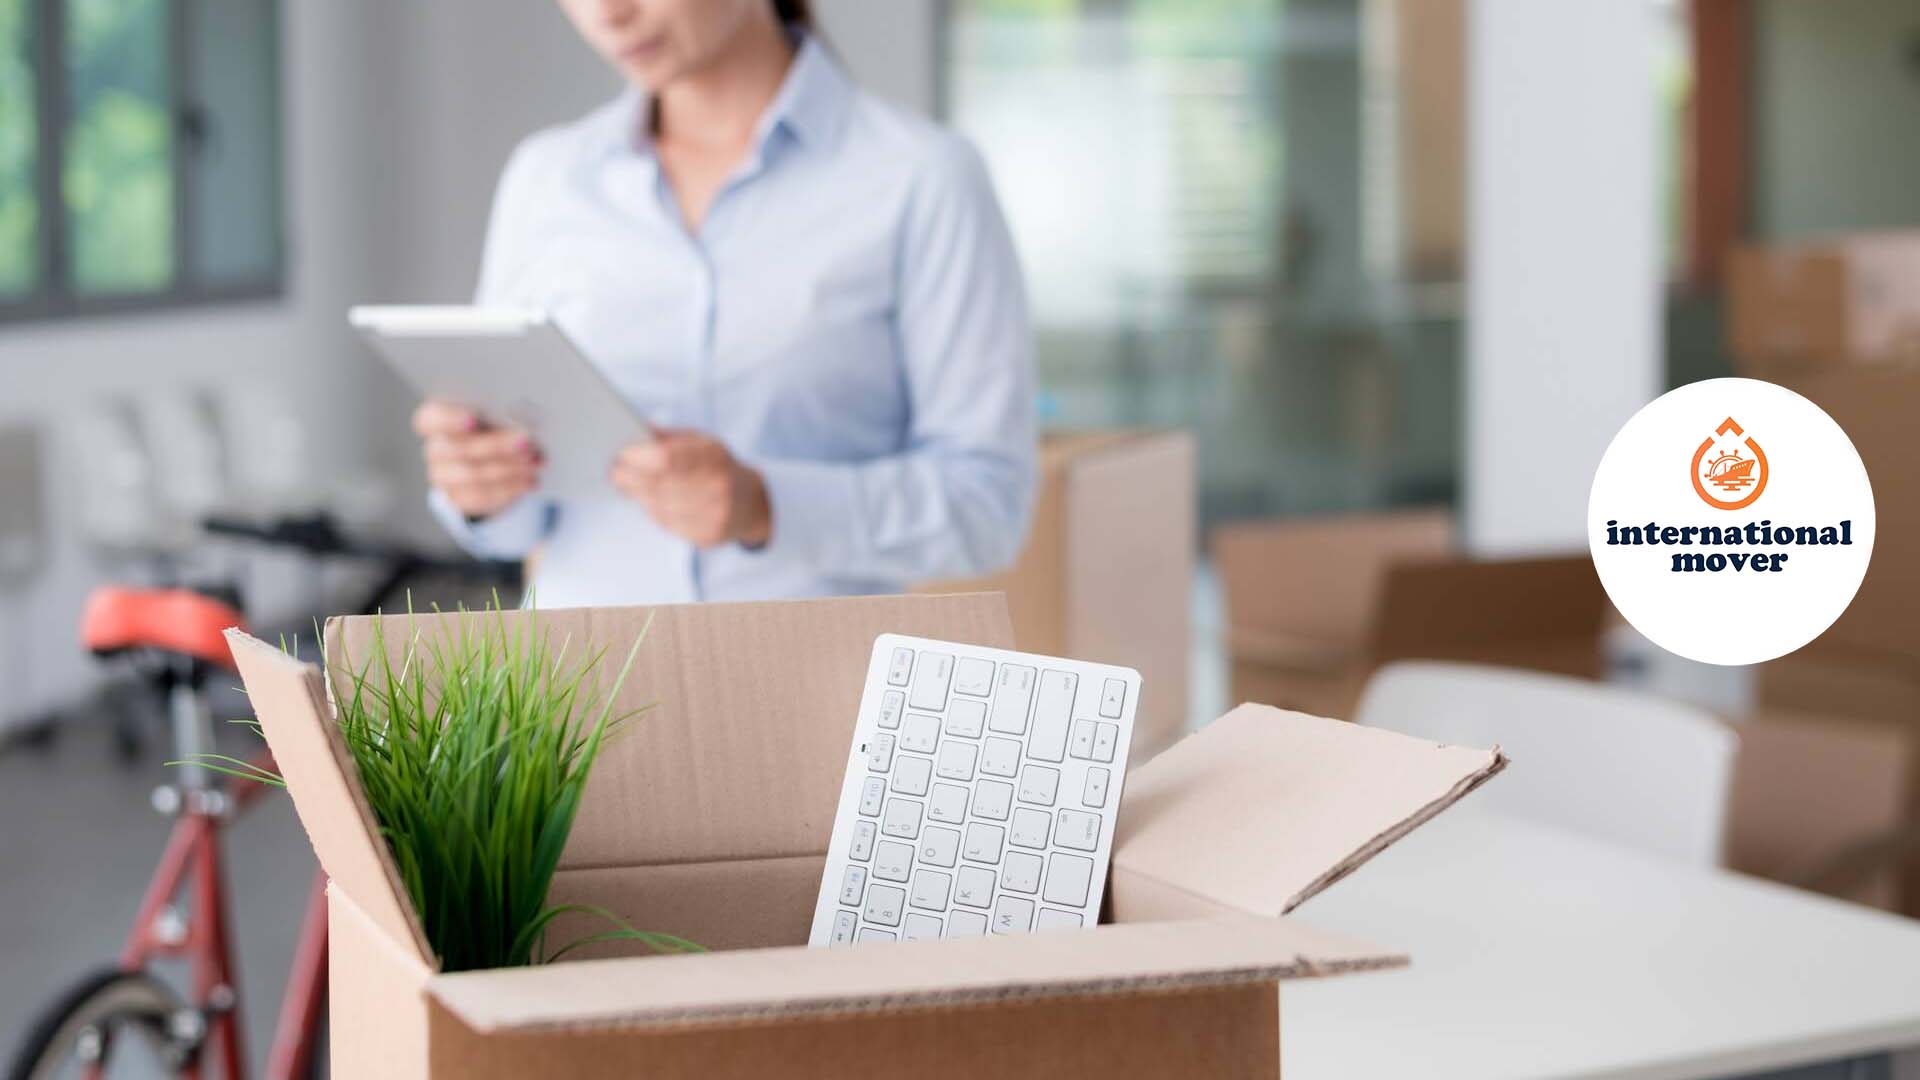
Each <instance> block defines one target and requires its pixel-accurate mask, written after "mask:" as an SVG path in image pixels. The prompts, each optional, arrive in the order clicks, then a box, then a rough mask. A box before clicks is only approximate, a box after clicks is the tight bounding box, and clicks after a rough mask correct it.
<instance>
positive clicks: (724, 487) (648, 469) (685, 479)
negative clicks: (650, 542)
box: [608, 428, 773, 548]
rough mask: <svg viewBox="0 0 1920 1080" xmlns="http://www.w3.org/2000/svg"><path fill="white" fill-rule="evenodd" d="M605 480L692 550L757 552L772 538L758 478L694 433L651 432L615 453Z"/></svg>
mask: <svg viewBox="0 0 1920 1080" xmlns="http://www.w3.org/2000/svg"><path fill="white" fill-rule="evenodd" d="M608 478H609V479H610V480H612V481H613V486H614V487H615V488H617V489H618V490H619V491H620V492H621V493H622V494H624V495H626V496H627V497H628V498H631V499H633V500H635V501H636V502H638V503H639V504H640V505H642V506H644V507H646V508H647V513H648V514H650V515H652V517H653V520H655V521H657V522H659V523H660V526H661V528H664V529H666V530H667V531H668V532H670V533H672V534H674V535H675V536H678V537H680V538H681V539H682V540H686V541H688V542H690V543H692V544H694V545H696V546H698V547H702V548H710V547H716V546H718V545H720V544H725V543H728V542H738V543H741V544H745V545H746V546H748V547H758V546H760V545H761V544H764V543H766V542H767V540H768V538H769V537H771V536H772V535H773V510H772V507H771V505H770V504H769V503H768V502H767V487H766V484H765V482H764V481H763V480H762V479H761V477H760V474H759V473H757V472H755V471H754V470H752V469H750V468H748V467H747V466H745V465H742V464H741V463H740V461H739V459H737V458H735V457H734V456H733V453H732V452H731V451H729V450H728V449H727V447H726V444H725V443H722V442H721V441H720V440H718V439H715V438H712V437H711V436H707V435H703V434H701V433H700V432H697V431H684V430H672V429H667V428H659V429H656V430H655V431H654V436H653V438H652V439H650V440H648V441H646V442H637V443H632V444H630V445H628V446H627V448H626V449H624V450H622V451H620V456H619V457H617V458H615V459H614V462H613V470H612V472H611V473H610V474H609V477H608Z"/></svg>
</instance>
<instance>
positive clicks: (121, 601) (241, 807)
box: [8, 587, 327, 1080]
mask: <svg viewBox="0 0 1920 1080" xmlns="http://www.w3.org/2000/svg"><path fill="white" fill-rule="evenodd" d="M245 624H246V620H245V618H244V617H243V616H242V615H241V613H240V610H239V604H238V600H237V597H235V596H233V595H232V594H231V591H230V590H221V589H206V590H198V591H196V590H191V589H184V588H167V589H129V588H120V587H106V588H101V589H97V590H95V591H94V593H93V595H92V596H90V597H89V598H88V601H87V607H86V612H85V616H84V618H83V620H82V637H83V639H84V640H85V642H86V644H87V647H88V648H89V649H91V650H92V651H93V652H94V654H95V655H97V656H101V657H112V656H128V657H131V658H132V659H133V660H134V661H135V663H136V664H137V665H138V666H139V669H140V671H141V673H142V675H143V677H144V680H145V681H146V682H147V684H148V685H149V686H150V687H151V688H152V689H153V691H154V692H155V693H156V694H157V695H159V696H161V697H163V698H164V699H165V700H166V702H167V715H168V719H169V726H170V727H171V731H172V736H173V747H174V758H175V760H176V761H178V762H183V763H184V762H192V761H195V760H196V759H197V756H198V755H200V754H203V753H207V752H209V751H211V750H212V749H213V719H212V712H211V709H210V708H209V705H208V700H207V684H208V680H209V679H210V678H212V677H213V676H214V675H215V674H216V673H221V672H232V671H233V670H234V669H233V657H232V656H231V654H229V652H228V651H227V644H226V639H225V637H224V636H223V631H225V630H226V629H227V628H228V627H231V626H245ZM256 764H257V765H258V767H259V768H261V769H263V770H267V771H272V769H273V763H272V760H271V758H270V757H263V758H261V759H259V760H258V761H257V762H256ZM177 767H178V769H179V779H178V782H177V783H175V784H169V785H165V786H162V787H160V788H159V789H157V790H156V791H155V793H154V808H155V809H156V810H158V811H159V812H161V813H163V814H168V815H172V816H174V817H175V818H176V820H175V823H174V826H173V830H172V833H171V835H170V838H169V839H168V841H167V845H166V848H165V851H164V853H163V854H162V856H161V858H160V864H159V866H158V867H157V868H156V869H155V871H154V874H153V879H152V881H151V882H150V883H149V884H148V886H147V890H146V893H145V894H144V896H143V898H142V899H141V901H140V906H139V909H138V913H137V914H136V915H135V916H134V921H133V928H132V930H131V931H130V932H129V933H128V935H127V939H126V943H125V944H124V946H123V947H122V948H121V951H120V955H119V958H118V960H117V961H116V962H115V963H113V964H111V965H109V966H107V967H104V968H101V969H99V970H96V971H93V972H91V973H89V974H87V975H86V976H84V977H82V978H81V979H79V980H78V981H76V982H75V983H73V984H72V985H71V986H70V987H69V988H68V989H67V990H66V991H65V992H63V993H61V994H60V995H58V996H57V997H56V998H55V999H54V1000H53V1001H52V1002H51V1003H50V1004H49V1005H48V1006H47V1008H46V1009H45V1010H44V1011H43V1012H42V1013H41V1014H40V1015H39V1017H38V1018H37V1019H36V1020H35V1021H34V1022H33V1023H32V1024H30V1025H29V1027H28V1029H27V1034H26V1037H25V1038H24V1039H23V1040H22V1041H21V1043H20V1046H19V1048H18V1050H17V1051H16V1053H15V1056H14V1059H13V1062H12V1064H11V1066H10V1068H9V1071H8V1076H9V1077H10V1078H11V1080H51V1078H53V1077H59V1076H66V1075H72V1074H74V1073H75V1072H77V1074H78V1075H81V1076H86V1077H89V1078H92V1077H99V1076H102V1075H105V1074H106V1072H107V1069H108V1067H109V1066H110V1065H111V1066H115V1067H116V1069H117V1068H118V1067H120V1066H123V1065H131V1066H134V1067H136V1068H137V1069H138V1071H139V1072H140V1073H141V1074H143V1075H151V1074H152V1073H153V1072H155V1071H159V1072H164V1073H172V1074H176V1075H179V1076H182V1077H188V1078H193V1080H198V1078H199V1077H201V1076H217V1077H222V1078H225V1080H239V1078H240V1077H241V1076H242V1075H243V1072H244V1069H245V1062H246V1057H245V1055H244V1053H243V1050H242V1036H241V1024H240V999H239V992H238V987H237V984H236V982H235V978H234V963H233V946H232V942H231V941H230V939H229V933H228V931H229V920H228V907H229V903H230V901H229V899H228V896H227V890H226V884H225V880H224V878H223V876H222V843H221V835H222V833H223V831H224V830H225V829H226V828H227V827H228V826H229V825H231V824H232V823H233V822H234V821H235V820H236V819H237V818H238V817H239V816H240V815H241V814H242V813H244V812H245V811H246V809H247V808H248V807H249V806H251V805H252V804H253V803H254V801H255V800H256V799H258V798H259V796H260V795H261V794H262V793H263V792H264V791H265V790H266V787H267V785H265V784H262V783H260V782H259V781H256V780H250V779H247V778H244V777H238V776H230V775H225V774H217V773H215V772H213V771H211V770H209V769H206V768H203V767H201V766H199V765H194V764H181V765H178V766H177ZM325 886H326V878H325V876H324V875H323V874H320V873H318V872H317V871H316V873H315V880H314V886H313V892H312V898H311V900H310V901H309V903H308V905H307V911H306V914H305V915H304V916H303V918H302V920H301V929H300V936H299V939H298V942H297V944H296V946H295V948H294V957H293V968H292V973H291V975H290V976H289V978H288V980H287V987H286V991H285V993H284V995H283V997H282V1001H281V1006H280V1015H279V1019H278V1022H277V1024H276V1026H275V1034H274V1040H273V1046H272V1049H271V1051H270V1053H269V1054H268V1058H267V1068H266V1072H265V1075H266V1076H267V1077H270V1078H272V1080H293V1078H297V1077H307V1076H312V1075H317V1072H316V1070H317V1068H318V1066H319V1055H318V1054H317V1053H316V1052H315V1050H316V1047H317V1045H318V1037H317V1031H318V1028H319V1027H320V1024H321V1006H322V1004H323V1002H324V1001H325V999H326V985H327V966H326V963H327V911H326V898H325V895H324V892H323V890H324V888H325ZM183 891H184V892H185V893H186V911H185V912H184V913H183V912H182V910H181V904H180V903H179V897H180V896H181V894H182V892H183ZM165 957H185V958H186V959H187V961H188V966H189V971H190V984H191V985H190V990H189V993H188V994H187V995H185V996H183V995H181V994H180V993H179V992H178V991H176V990H175V989H174V988H173V987H172V986H171V985H169V984H168V983H166V982H164V981H163V980H161V979H159V978H157V977H155V976H154V975H153V974H152V972H151V970H150V965H151V964H152V963H153V961H155V960H157V959H161V958H165Z"/></svg>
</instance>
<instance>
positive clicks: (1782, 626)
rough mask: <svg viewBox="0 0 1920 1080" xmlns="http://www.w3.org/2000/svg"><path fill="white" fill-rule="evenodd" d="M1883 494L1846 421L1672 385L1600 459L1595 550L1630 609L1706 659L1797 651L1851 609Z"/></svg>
mask: <svg viewBox="0 0 1920 1080" xmlns="http://www.w3.org/2000/svg"><path fill="white" fill-rule="evenodd" d="M1873 523H1874V517H1873V488H1872V486H1871V485H1870V484H1869V483H1868V482H1867V470H1866V467H1865V466H1864V465H1862V464H1861V463H1860V454H1859V452H1858V451H1856V450H1854V448H1853V441H1852V440H1851V439H1848V438H1847V433H1846V432H1844V431H1842V430H1840V425H1838V424H1836V423H1834V422H1833V419H1832V418H1831V417H1829V416H1828V415H1827V414H1826V413H1824V412H1822V411H1821V410H1820V407H1819V406H1817V405H1815V404H1814V403H1813V402H1811V401H1808V400H1807V399H1806V398H1803V397H1801V396H1800V395H1799V394H1796V393H1794V392H1793V391H1791V390H1788V389H1786V388H1784V387H1781V386H1776V385H1774V384H1773V383H1767V382H1759V381H1757V380H1754V379H1711V380H1708V381H1706V382H1697V383H1691V384H1689V385H1687V386H1682V387H1680V388H1679V389H1677V390H1672V391H1669V392H1668V393H1666V394H1664V395H1662V396H1661V397H1660V398H1658V399H1656V400H1655V401H1653V402H1652V403H1651V404H1649V405H1647V407H1646V408H1644V409H1641V410H1640V411H1639V412H1638V413H1636V414H1634V417H1633V419H1631V420H1629V421H1627V424H1626V426H1625V427H1623V428H1621V429H1620V433H1619V434H1618V435H1615V436H1614V437H1613V443H1612V445H1610V446H1608V447H1607V453H1606V455H1605V456H1604V457H1602V458H1601V459H1600V470H1599V472H1597V473H1596V474H1595V475H1594V478H1593V492H1592V494H1591V496H1590V497H1589V498H1588V500H1587V540H1588V543H1589V544H1590V545H1591V547H1592V549H1593V565H1594V567H1595V569H1597V570H1598V571H1599V574H1600V582H1601V584H1603V585H1605V586H1606V589H1607V595H1608V596H1610V597H1612V598H1613V604H1614V606H1615V607H1616V608H1619V609H1620V614H1621V615H1622V616H1624V617H1625V618H1626V620H1627V621H1628V622H1629V623H1632V624H1633V627H1634V629H1636V630H1638V631H1640V632H1641V633H1642V634H1645V635H1646V636H1647V637H1648V638H1649V639H1651V640H1652V641H1653V643H1654V644H1656V645H1659V646H1660V647H1661V648H1663V649H1666V650H1667V651H1669V652H1673V653H1677V654H1679V655H1681V656H1684V657H1687V658H1689V659H1692V660H1699V661H1703V662H1705V663H1709V664H1757V663H1760V662H1761V661H1763V660H1771V659H1773V658H1774V657H1777V656H1784V655H1786V654H1787V653H1790V652H1792V651H1794V650H1795V649H1798V648H1799V647H1800V646H1802V645H1805V644H1806V643H1807V642H1809V641H1812V640H1813V639H1814V638H1816V637H1819V636H1820V634H1821V632H1822V631H1824V630H1826V628H1827V627H1829V626H1831V625H1833V621H1834V620H1835V619H1837V618H1839V617H1840V613H1841V612H1843V611H1845V610H1846V609H1847V605H1848V604H1850V603H1852V602H1853V594H1854V593H1855V592H1858V591H1859V589H1860V579H1861V578H1863V577H1865V576H1866V573H1867V562H1868V560H1869V559H1870V558H1871V557H1872V555H1873Z"/></svg>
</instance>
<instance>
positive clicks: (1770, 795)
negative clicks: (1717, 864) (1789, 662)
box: [1727, 709, 1915, 911]
mask: <svg viewBox="0 0 1920 1080" xmlns="http://www.w3.org/2000/svg"><path fill="white" fill-rule="evenodd" d="M1733 726H1734V729H1735V730H1736V731H1737V732H1738V733H1739V735H1740V756H1739V759H1738V761H1737V763H1736V765H1735V769H1734V782H1733V795H1732V805H1731V806H1730V807H1729V808H1728V825H1727V865H1728V866H1729V867H1731V868H1732V869H1735V870H1738V871H1740V872H1742V873H1747V874H1754V875H1757V876H1759V877H1765V878H1771V879H1773V880H1775V881H1782V882H1786V883H1787V884H1790V885H1797V886H1800V887H1802V888H1808V889H1813V890H1816V891H1818V892H1823V893H1826V894H1828V895H1830V896H1838V897H1840V898H1842V899H1846V900H1852V901H1855V902H1856V903H1862V904H1869V905H1872V906H1874V907H1878V908H1882V909H1885V910H1888V911H1898V910H1900V909H1901V906H1902V904H1901V898H1902V892H1903V890H1902V863H1903V862H1904V861H1905V858H1906V852H1905V850H1904V848H1905V842H1906V837H1907V835H1908V831H1907V829H1906V827H1905V826H1906V822H1907V820H1908V802H1909V799H1910V798H1911V794H1910V792H1911V785H1912V776H1913V759H1914V752H1915V731H1914V729H1913V728H1912V727H1911V726H1909V725H1906V724H1899V723H1889V722H1885V721H1876V720H1865V719H1858V718H1851V717H1845V716H1835V715H1832V714H1827V713H1806V712H1794V711H1786V710H1780V709H1762V710H1760V711H1758V712H1756V713H1755V714H1753V715H1751V716H1748V717H1744V718H1741V719H1738V720H1736V721H1734V724H1733Z"/></svg>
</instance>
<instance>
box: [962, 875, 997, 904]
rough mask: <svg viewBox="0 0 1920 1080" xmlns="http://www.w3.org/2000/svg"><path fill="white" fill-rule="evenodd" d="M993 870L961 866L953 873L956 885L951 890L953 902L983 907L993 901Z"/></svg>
mask: <svg viewBox="0 0 1920 1080" xmlns="http://www.w3.org/2000/svg"><path fill="white" fill-rule="evenodd" d="M994 880H995V878H994V876H993V871H991V870H982V869H980V868H979V867H977V866H963V867H961V868H960V871H959V873H957V874H955V875H954V881H955V882H956V887H955V888H954V890H953V902H954V903H956V904H965V905H966V906H968V907H977V908H983V907H986V906H988V905H989V904H992V903H993V883H994Z"/></svg>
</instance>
